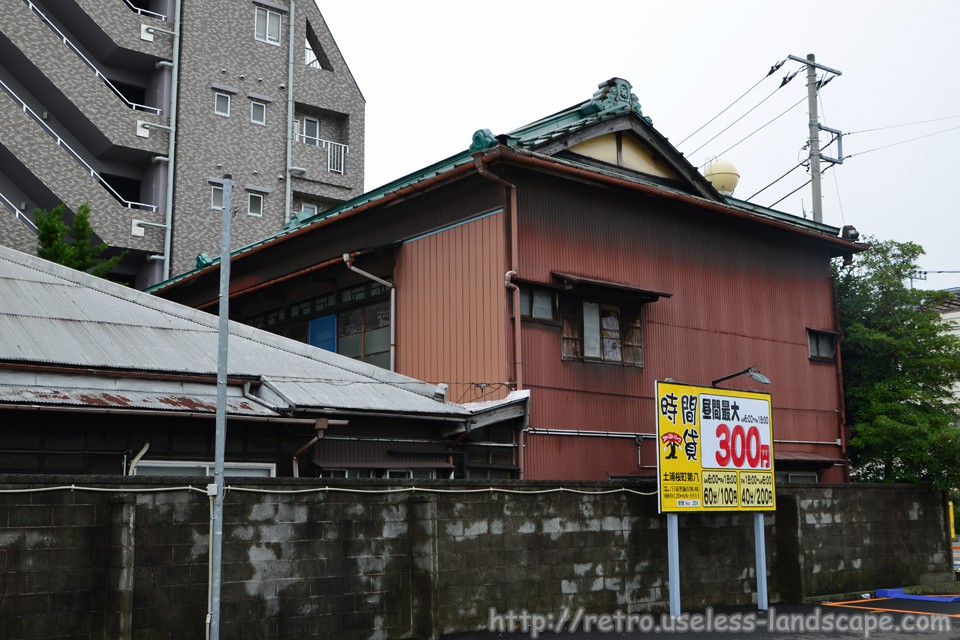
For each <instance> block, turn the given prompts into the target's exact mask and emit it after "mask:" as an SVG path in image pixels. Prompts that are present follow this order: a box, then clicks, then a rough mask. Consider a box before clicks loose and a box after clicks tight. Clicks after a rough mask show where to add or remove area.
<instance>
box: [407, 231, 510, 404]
mask: <svg viewBox="0 0 960 640" xmlns="http://www.w3.org/2000/svg"><path fill="white" fill-rule="evenodd" d="M503 219H504V216H503V214H502V213H495V214H491V215H487V216H485V217H482V218H479V219H477V220H474V221H472V222H468V223H466V224H462V225H459V226H455V227H453V228H449V229H446V230H444V231H441V232H438V233H435V234H432V235H427V236H426V237H422V238H419V239H417V240H413V241H410V242H408V243H406V244H404V245H403V246H402V247H401V248H400V250H399V252H398V255H397V265H396V271H395V274H394V275H395V279H396V280H395V282H396V287H397V299H398V303H397V371H399V372H401V373H403V374H405V375H408V376H412V377H414V378H419V379H421V380H426V381H429V382H445V383H447V384H449V385H450V388H449V392H448V396H447V397H448V399H450V400H453V401H454V402H471V401H476V400H480V399H482V400H492V399H496V398H502V397H503V396H504V395H506V393H507V391H508V389H506V388H505V386H503V384H502V383H504V382H506V381H507V359H506V353H507V347H506V339H507V322H506V293H505V288H504V284H503V282H504V274H505V273H506V271H507V267H506V266H505V265H506V262H507V261H506V257H505V251H506V249H505V239H504V226H503V225H504V221H503ZM481 383H482V384H485V385H486V386H485V387H483V386H480V384H481Z"/></svg>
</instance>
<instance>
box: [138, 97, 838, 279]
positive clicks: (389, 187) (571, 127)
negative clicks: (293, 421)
mask: <svg viewBox="0 0 960 640" xmlns="http://www.w3.org/2000/svg"><path fill="white" fill-rule="evenodd" d="M628 113H634V114H635V115H636V116H637V117H638V118H641V119H642V120H644V121H645V122H646V123H647V124H648V125H650V124H652V121H651V119H650V118H649V117H647V116H644V115H643V112H642V111H641V109H640V102H639V101H638V100H637V96H636V95H635V94H634V93H633V91H632V87H631V85H630V83H629V82H627V81H626V80H624V79H622V78H611V79H610V80H607V81H605V82H602V83H600V84H599V85H598V88H597V91H596V92H595V93H594V94H593V96H591V98H590V99H589V100H587V101H585V102H582V103H580V104H577V105H574V106H572V107H569V108H567V109H564V110H562V111H558V112H557V113H554V114H553V115H549V116H546V117H545V118H541V119H540V120H537V121H535V122H531V123H530V124H526V125H524V126H522V127H519V128H517V129H514V130H513V131H511V132H509V133H508V134H505V135H500V136H494V135H493V134H492V133H491V132H490V130H489V129H480V130H478V131H476V132H475V133H474V134H473V138H472V141H471V145H470V147H469V148H468V149H466V150H465V151H462V152H460V153H458V154H456V155H453V156H450V157H449V158H446V159H444V160H441V161H439V162H436V163H434V164H431V165H429V166H427V167H424V168H423V169H420V170H418V171H415V172H413V173H410V174H407V175H405V176H403V177H401V178H398V179H396V180H394V181H392V182H388V183H387V184H385V185H383V186H381V187H378V188H376V189H373V190H372V191H368V192H366V193H363V194H361V195H359V196H357V197H356V198H353V199H352V200H348V201H346V202H343V203H341V204H340V205H338V206H336V207H333V208H332V209H328V210H326V211H322V212H319V213H316V214H311V215H308V216H303V217H301V215H302V214H294V215H293V216H291V218H290V221H289V222H288V223H287V224H286V226H285V227H284V229H283V230H282V231H280V232H278V233H275V234H274V235H271V236H269V237H267V238H264V239H263V240H259V241H257V242H254V243H252V244H249V245H247V246H245V247H240V248H238V249H235V250H234V251H233V252H232V253H231V254H230V255H231V256H237V255H240V254H243V253H246V252H248V251H250V250H252V249H255V248H257V247H260V246H263V245H265V244H269V243H271V242H273V241H275V240H278V239H279V238H282V237H283V236H285V235H288V234H290V233H292V232H294V231H298V230H300V229H303V228H304V227H308V226H310V225H312V224H315V223H318V222H321V221H323V220H328V219H330V218H334V217H336V216H339V215H341V214H344V213H347V212H349V211H351V210H352V209H356V208H357V207H360V206H363V205H366V204H368V203H371V202H374V201H376V200H379V199H380V198H383V197H385V196H387V195H389V194H391V193H393V192H395V191H398V190H400V189H404V188H406V187H410V186H413V185H416V184H417V183H419V182H423V181H424V180H429V179H431V178H433V177H435V176H439V175H442V174H444V173H446V172H448V171H451V170H452V169H455V168H457V167H459V166H461V165H464V164H467V163H472V162H473V156H472V154H473V153H476V152H478V151H485V150H488V149H492V148H493V147H495V146H496V145H497V144H505V145H507V146H508V147H511V148H513V149H517V150H520V151H521V152H522V151H524V150H531V149H534V148H536V147H538V146H540V145H541V144H543V143H545V142H549V141H550V140H552V139H555V138H558V137H561V136H564V135H567V134H570V133H571V132H574V131H577V130H580V129H584V128H586V127H588V126H590V125H593V124H595V123H598V122H602V121H604V120H609V119H612V118H616V117H620V116H623V115H625V114H628ZM555 160H556V161H557V162H560V163H564V164H571V165H575V166H583V167H585V168H588V169H589V170H591V171H594V172H597V173H612V172H613V171H612V170H603V169H599V168H598V167H596V166H593V165H585V164H580V163H577V162H573V161H571V160H568V159H560V158H555ZM615 173H616V175H617V176H619V177H622V178H628V179H630V180H633V181H636V182H638V183H647V181H646V180H643V178H642V177H641V176H638V175H637V174H635V173H633V172H630V173H629V174H627V173H626V172H623V173H621V172H615ZM649 184H655V183H652V182H650V183H649ZM656 186H657V187H658V188H660V189H664V190H666V191H677V192H678V193H681V191H679V190H677V189H671V188H670V187H667V186H664V185H663V184H659V183H657V184H656ZM688 195H689V194H688ZM724 199H725V201H726V204H727V205H729V206H731V207H734V208H738V209H741V210H745V211H749V212H750V213H753V214H756V215H759V216H762V217H766V218H770V219H774V220H779V221H783V222H788V223H790V224H794V225H796V226H798V227H802V228H807V229H810V230H814V231H818V232H821V233H827V234H832V235H836V234H837V233H838V232H839V229H837V228H836V227H831V226H829V225H825V224H821V223H816V222H813V221H811V220H806V219H804V218H799V217H797V216H794V215H791V214H788V213H783V212H781V211H776V210H774V209H768V208H766V207H761V206H759V205H755V204H752V203H749V202H744V201H743V200H737V199H736V198H731V197H725V198H724ZM219 261H220V258H219V256H217V257H213V256H209V257H208V256H206V255H205V254H204V255H203V259H202V260H201V258H200V256H198V260H197V268H196V269H194V270H192V271H188V272H185V273H182V274H180V275H178V276H174V277H173V278H170V279H169V280H166V281H165V282H161V283H158V284H156V285H154V286H152V287H150V288H148V289H147V291H148V292H149V291H155V290H157V289H160V288H162V287H165V286H168V285H171V284H173V283H175V282H178V281H180V280H183V279H185V278H187V277H189V276H191V275H193V274H195V273H197V272H198V271H200V270H201V269H203V268H206V267H207V266H210V265H213V264H217V263H218V262H219Z"/></svg>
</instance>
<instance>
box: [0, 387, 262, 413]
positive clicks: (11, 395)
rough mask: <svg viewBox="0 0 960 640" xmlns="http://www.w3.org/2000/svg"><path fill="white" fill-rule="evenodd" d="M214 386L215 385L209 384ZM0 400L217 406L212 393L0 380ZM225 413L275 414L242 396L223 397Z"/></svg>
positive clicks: (158, 407) (190, 408) (194, 409)
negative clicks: (120, 389) (82, 386)
mask: <svg viewBox="0 0 960 640" xmlns="http://www.w3.org/2000/svg"><path fill="white" fill-rule="evenodd" d="M213 388H214V390H216V388H215V387H213ZM0 404H18V405H24V404H27V405H57V406H74V407H97V408H100V409H141V410H151V411H181V412H190V413H214V412H216V409H217V397H216V395H215V394H214V395H209V394H207V395H193V394H191V395H186V394H178V393H162V392H149V391H129V390H126V391H120V392H112V391H104V390H102V389H83V388H67V387H61V386H57V387H51V386H45V387H43V386H36V387H24V386H19V385H6V384H0ZM226 407H227V409H226V411H227V413H228V414H230V415H233V416H259V417H267V416H276V415H277V413H276V412H274V411H271V410H270V409H268V408H266V407H265V406H263V405H260V404H257V403H256V402H253V401H251V400H247V399H246V398H243V397H239V398H236V397H234V398H227V405H226Z"/></svg>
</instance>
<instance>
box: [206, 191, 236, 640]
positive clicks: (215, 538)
mask: <svg viewBox="0 0 960 640" xmlns="http://www.w3.org/2000/svg"><path fill="white" fill-rule="evenodd" d="M222 204H223V206H222V208H221V209H222V210H221V212H220V315H219V324H218V330H217V414H216V437H215V442H214V461H213V484H210V485H207V494H208V495H210V496H211V497H212V498H213V505H212V506H213V508H212V510H211V514H210V516H211V517H210V520H211V523H210V536H211V538H212V539H211V541H210V603H209V604H210V610H209V613H208V614H207V621H208V624H209V627H208V628H209V635H208V636H207V637H208V638H210V640H220V585H221V579H222V568H223V497H224V496H223V494H224V486H225V483H224V481H223V463H224V457H225V455H226V442H227V374H228V371H229V367H228V365H227V348H228V341H227V339H228V337H229V336H230V214H231V209H232V206H233V176H232V175H230V174H229V173H227V174H225V175H224V176H223V203H222Z"/></svg>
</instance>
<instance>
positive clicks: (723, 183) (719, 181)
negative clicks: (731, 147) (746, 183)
mask: <svg viewBox="0 0 960 640" xmlns="http://www.w3.org/2000/svg"><path fill="white" fill-rule="evenodd" d="M703 175H704V177H706V179H707V180H709V181H710V184H712V185H713V188H714V189H716V190H717V191H719V192H720V193H721V194H723V195H725V196H729V195H732V194H733V190H734V189H736V188H737V183H738V182H740V172H739V171H738V170H737V167H735V166H734V164H733V163H732V162H730V161H729V160H723V159H720V158H718V159H716V160H713V161H711V162H710V163H708V164H707V168H706V169H705V170H704V172H703Z"/></svg>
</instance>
